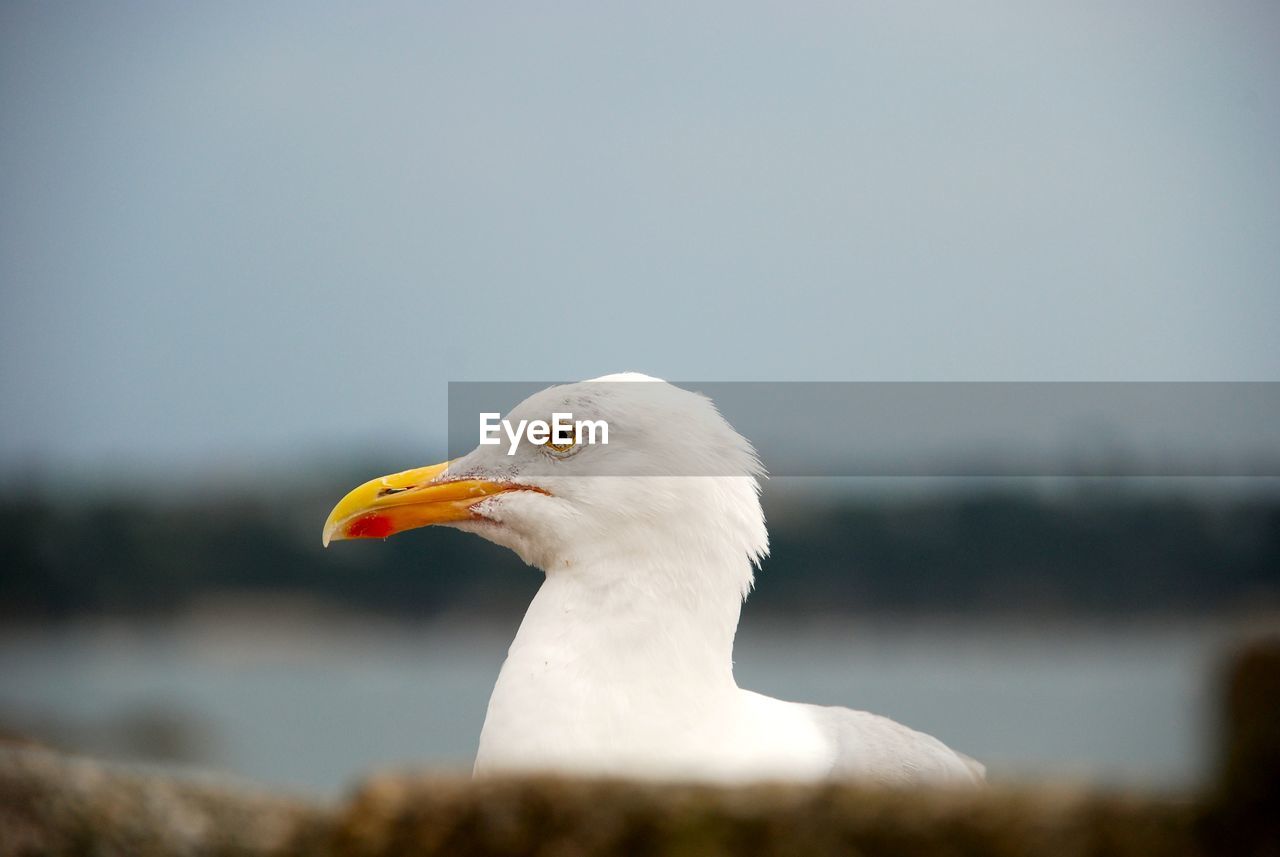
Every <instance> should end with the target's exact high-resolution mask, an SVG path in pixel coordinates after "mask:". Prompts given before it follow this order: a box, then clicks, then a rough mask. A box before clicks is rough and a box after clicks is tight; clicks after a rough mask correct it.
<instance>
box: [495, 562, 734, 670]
mask: <svg viewBox="0 0 1280 857" xmlns="http://www.w3.org/2000/svg"><path fill="white" fill-rule="evenodd" d="M741 562H743V563H745V562H746V559H745V557H744V558H743V559H742V560H741ZM746 573H747V574H748V575H749V573H750V571H749V568H748V570H747V572H746ZM742 574H743V571H742V569H731V568H728V567H726V568H707V567H706V566H705V565H704V564H703V563H697V567H696V569H690V568H684V567H675V566H674V565H664V564H663V563H662V562H660V561H652V560H651V561H648V562H647V563H644V564H638V563H635V562H628V563H625V564H622V563H613V562H609V561H597V562H595V563H593V564H591V565H589V566H583V567H573V568H567V569H559V570H557V571H555V572H553V573H550V574H548V575H547V578H546V580H545V581H544V583H543V585H542V587H541V588H540V589H539V590H538V593H537V595H536V596H535V597H534V600H533V602H532V603H531V604H530V606H529V610H528V612H527V614H526V615H525V620H524V622H523V623H522V624H521V627H520V632H519V633H518V634H517V636H516V640H515V642H514V643H513V644H512V652H513V653H515V652H516V650H517V649H519V648H521V647H527V646H531V647H536V648H543V647H551V648H554V649H555V650H556V652H557V654H558V655H560V656H566V655H567V656H570V657H572V659H573V661H574V668H575V669H581V668H582V667H583V665H584V664H586V663H588V662H590V661H593V660H595V659H599V660H601V667H602V670H604V671H605V674H609V675H614V676H617V677H618V678H619V679H624V680H626V681H628V682H631V683H633V684H634V683H638V682H644V681H645V680H646V679H649V680H652V681H653V682H655V683H659V684H669V683H672V682H680V681H681V680H682V679H688V680H690V682H691V683H692V684H693V685H700V686H704V687H707V688H709V689H715V688H723V687H725V686H733V638H734V634H735V632H736V631H737V626H738V615H739V612H740V610H741V606H742V595H741V590H740V588H739V585H738V584H737V583H735V582H734V580H735V579H740V578H741V576H742Z"/></svg>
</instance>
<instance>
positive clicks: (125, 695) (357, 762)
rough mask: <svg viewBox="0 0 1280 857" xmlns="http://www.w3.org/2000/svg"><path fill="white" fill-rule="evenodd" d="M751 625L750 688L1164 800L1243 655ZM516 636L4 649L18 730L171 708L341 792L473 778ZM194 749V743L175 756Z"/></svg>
mask: <svg viewBox="0 0 1280 857" xmlns="http://www.w3.org/2000/svg"><path fill="white" fill-rule="evenodd" d="M749 620H750V617H749V616H748V617H747V620H746V621H744V626H743V628H742V631H741V632H740V634H739V641H738V647H737V653H736V660H737V666H736V673H737V676H738V680H739V683H740V684H741V685H742V686H744V687H749V688H751V689H753V690H759V691H762V692H765V693H769V694H772V695H776V696H780V697H783V698H788V699H797V700H804V701H811V702H821V703H827V704H842V705H849V706H852V707H857V708H865V709H868V710H872V711H876V712H879V713H883V714H887V715H889V716H891V717H894V718H895V719H898V720H901V721H902V722H904V723H907V724H908V725H910V726H913V727H916V728H919V729H923V730H925V731H927V732H931V733H933V734H935V735H937V736H938V737H939V738H941V739H943V740H944V741H946V742H947V743H949V744H951V745H952V746H954V747H956V748H957V749H961V750H963V751H965V752H967V753H969V754H971V755H973V756H975V757H977V758H979V759H980V760H982V761H984V762H985V763H986V764H987V765H988V767H989V769H990V771H991V774H992V775H993V777H1024V776H1034V777H1053V778H1057V779H1061V778H1071V779H1091V780H1095V781H1101V782H1107V783H1142V784H1146V785H1153V786H1158V787H1177V786H1181V785H1186V784H1188V783H1191V782H1194V781H1195V780H1196V779H1197V778H1199V777H1200V776H1202V775H1203V774H1204V771H1205V768H1206V753H1205V743H1206V742H1205V737H1206V733H1207V728H1206V727H1207V726H1208V725H1209V723H1210V720H1209V717H1210V716H1211V713H1212V708H1211V703H1212V699H1213V692H1212V686H1211V684H1210V677H1211V670H1212V668H1213V666H1214V665H1215V664H1216V662H1217V658H1218V657H1219V656H1220V655H1221V653H1222V651H1223V649H1224V648H1225V646H1226V645H1227V641H1228V639H1229V634H1228V632H1227V630H1226V629H1225V628H1222V627H1219V626H1206V625H1195V626H1190V625H1160V626H1142V627H1120V628H1116V627H1094V626H1090V627H1080V626H1070V625H1066V626H1049V627H1038V628H1029V627H1018V628H1011V627H1006V626H997V627H990V626H986V625H983V624H979V623H965V624H945V623H923V624H922V623H918V622H914V623H910V624H906V625H895V624H892V623H886V622H883V621H880V622H876V623H873V624H868V623H865V622H858V621H853V620H850V621H849V622H848V623H847V624H844V623H842V624H840V625H824V626H820V627H806V628H800V627H795V626H772V627H771V626H768V625H764V626H761V625H759V624H758V623H752V622H750V621H749ZM514 631H515V624H514V623H512V625H511V626H510V627H501V628H500V627H493V626H466V625H461V624H440V625H434V626H428V627H422V628H406V627H403V626H386V625H382V624H377V623H369V622H357V621H355V620H352V619H349V618H341V617H333V616H323V615H318V616H311V617H309V618H308V617H303V618H299V617H296V616H291V615H289V614H287V613H282V614H281V615H280V616H278V617H272V616H270V614H268V615H267V616H265V617H264V616H262V615H259V616H257V617H256V618H251V619H245V618H243V617H241V618H237V619H228V618H226V617H205V618H204V619H196V620H188V621H183V622H179V623H173V622H167V623H153V624H146V625H141V626H139V625H124V624H105V625H76V626H70V627H65V628H60V629H57V630H47V629H46V630H25V631H13V630H11V631H8V632H5V633H3V634H0V726H8V727H9V728H10V729H17V730H18V731H25V732H27V733H28V734H33V735H34V736H35V737H38V738H44V739H45V740H49V741H51V742H54V743H58V744H62V745H63V746H66V745H67V744H68V743H70V744H74V745H76V746H73V747H71V749H84V750H87V751H91V752H94V753H98V754H103V755H110V756H116V757H130V756H135V757H136V756H137V755H138V754H139V753H141V752H145V751H146V746H145V742H143V743H142V744H139V742H136V741H135V742H134V743H132V744H131V743H128V742H126V741H124V740H123V739H122V737H121V736H122V735H128V734H132V733H131V732H130V730H128V729H122V728H120V726H119V724H121V723H126V724H127V723H128V722H130V721H129V718H130V717H131V716H135V715H136V716H139V717H143V718H144V719H145V718H150V720H149V721H147V722H151V723H154V722H156V720H157V712H158V713H160V714H161V715H163V716H161V717H160V718H159V721H160V722H161V723H165V722H171V723H172V722H177V723H186V724H187V725H188V726H189V727H190V728H189V729H187V730H186V731H185V732H184V731H182V730H177V731H176V733H174V734H176V735H177V738H175V737H174V734H167V733H166V734H167V738H166V740H167V741H168V744H165V745H163V746H164V747H167V748H168V750H169V751H170V752H169V753H168V755H170V756H171V757H172V756H174V755H178V756H185V757H186V758H187V759H189V760H190V761H194V762H197V763H199V764H201V765H203V766H205V767H210V768H213V769H216V770H222V771H226V772H230V773H234V774H237V775H241V776H245V777H250V778H253V779H257V780H260V781H263V782H265V783H268V784H271V785H277V786H284V787H291V788H295V789H302V790H307V791H312V792H317V793H320V794H328V795H333V794H337V793H339V792H340V791H341V790H342V789H344V788H346V787H348V786H350V785H351V784H352V783H353V782H354V781H355V780H356V779H357V778H358V777H360V776H361V775H362V774H363V773H365V772H367V771H369V770H370V769H372V768H377V767H386V766H392V767H407V766H424V765H429V766H435V767H446V768H452V769H457V770H467V769H468V768H469V766H470V762H471V757H472V755H473V753H474V752H475V747H476V742H477V740H478V737H479V732H480V726H481V723H482V722H483V719H484V713H485V706H486V703H487V700H488V695H489V692H490V690H491V688H492V686H493V681H494V679H495V677H496V676H497V672H498V668H499V666H500V665H501V663H502V659H503V656H504V654H505V649H506V646H507V644H508V642H509V640H510V637H511V635H512V634H513V633H514ZM5 719H7V720H8V721H10V722H7V723H6V722H3V721H4V720H5ZM15 719H16V725H15V722H14V721H15ZM109 724H116V726H115V727H114V728H108V725H109ZM136 731H137V730H134V732H136ZM171 731H172V730H171ZM42 733H44V734H42ZM184 735H185V736H187V738H188V739H189V743H190V744H191V746H190V747H188V748H187V751H186V752H174V750H175V748H174V746H173V745H174V744H175V742H176V741H177V739H178V738H181V737H182V736H184ZM140 748H141V749H140ZM177 749H179V750H180V749H181V748H177ZM161 755H164V754H163V753H162V754H161Z"/></svg>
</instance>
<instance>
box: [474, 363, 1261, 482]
mask: <svg viewBox="0 0 1280 857" xmlns="http://www.w3.org/2000/svg"><path fill="white" fill-rule="evenodd" d="M672 383H673V384H674V385H675V386H677V387H679V388H682V389H683V390H686V391H692V392H695V393H699V394H701V395H702V396H705V397H707V398H709V399H710V400H711V401H712V402H714V404H715V406H716V408H717V409H718V410H719V412H720V413H721V414H723V416H724V419H725V420H727V421H728V423H730V424H731V425H732V427H733V428H734V429H735V430H736V431H737V432H738V433H739V434H741V435H742V436H743V437H745V438H747V439H748V440H749V441H750V442H751V444H752V445H754V447H755V449H756V451H757V453H758V455H759V457H760V460H761V461H762V462H763V464H764V466H765V468H766V469H767V470H768V472H769V473H770V474H772V475H775V476H867V477H892V476H912V477H920V476H941V477H951V476H962V477H1008V476H1060V477H1061V476H1065V477H1085V476H1088V477H1098V476H1109V477H1112V476H1140V477H1152V476H1178V477H1204V476H1230V477H1250V476H1257V477H1274V476H1280V428H1278V427H1280V383H1275V382H1238V383H1236V382H1229V383H1217V382H1214V383H1203V382H1193V383H1182V382H1178V383H1146V382H1141V383H1130V382H1125V383H1018V382H1010V383H1006V382H979V383H947V382H939V383H933V382H928V383H828V382H689V381H682V382H672ZM552 386H557V389H556V390H555V391H549V392H540V391H544V390H545V388H548V387H552ZM535 394H538V395H537V398H536V399H535V400H534V402H531V403H530V405H529V406H526V408H525V409H524V410H525V412H524V413H521V414H519V416H522V417H525V418H530V417H534V416H536V418H540V419H543V420H546V421H550V420H551V419H552V413H553V411H554V412H569V413H573V418H574V419H575V420H576V419H592V420H595V419H601V418H604V419H606V420H607V421H608V422H609V432H610V436H609V443H608V445H607V448H608V450H609V451H608V453H606V451H605V450H606V446H598V445H590V444H587V443H584V444H583V446H582V448H574V449H570V450H568V451H567V452H566V451H565V450H563V449H557V447H563V446H564V445H563V444H558V445H555V446H550V447H542V448H539V449H536V450H529V451H527V453H528V454H530V455H532V454H533V453H539V454H544V455H545V456H546V460H545V461H543V460H542V459H538V461H539V462H540V463H539V465H538V466H539V468H540V469H543V470H546V471H547V472H563V473H566V474H568V473H574V474H578V475H638V474H648V475H655V474H664V475H681V476H719V475H739V473H740V470H739V467H740V462H739V460H738V459H736V458H734V457H732V456H728V455H722V454H720V453H719V452H718V451H717V449H718V448H723V447H725V446H726V444H728V442H727V441H726V436H725V435H723V434H719V433H717V430H716V429H714V427H712V426H711V425H710V424H709V423H707V420H708V419H713V418H709V417H708V416H707V414H706V413H705V412H704V408H705V406H704V405H702V404H700V402H699V400H698V399H696V398H695V397H689V396H685V395H684V394H676V395H668V394H667V392H665V388H664V387H663V386H662V385H660V384H653V383H646V382H615V381H596V382H578V383H573V384H567V385H565V386H558V385H553V384H551V383H540V382H454V383H450V385H449V456H450V458H457V457H460V456H463V455H466V454H468V453H469V452H471V451H472V450H473V449H475V448H476V447H477V446H478V445H479V442H480V415H481V414H483V413H489V414H501V415H503V416H504V417H505V416H508V415H509V414H511V412H512V409H513V408H514V407H515V406H517V405H518V404H519V403H521V402H523V401H525V400H526V399H527V398H528V397H530V396H533V395H535ZM499 436H500V437H501V439H502V440H501V444H500V445H490V446H487V447H484V448H483V451H484V452H485V453H486V454H491V455H503V456H505V455H506V452H507V450H508V448H509V447H508V446H507V443H508V441H507V436H506V435H504V434H501V433H500V434H499ZM728 445H731V444H728ZM624 453H625V454H624ZM521 454H525V452H522V453H521ZM507 457H508V458H509V459H511V460H512V461H514V460H515V458H516V456H507ZM498 460H501V459H498ZM530 461H531V462H532V459H530ZM570 462H572V465H570ZM544 465H545V466H544Z"/></svg>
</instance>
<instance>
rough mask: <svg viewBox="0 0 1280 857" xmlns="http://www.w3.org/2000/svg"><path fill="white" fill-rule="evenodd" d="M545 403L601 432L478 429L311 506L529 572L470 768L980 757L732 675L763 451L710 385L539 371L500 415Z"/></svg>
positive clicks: (887, 770)
mask: <svg viewBox="0 0 1280 857" xmlns="http://www.w3.org/2000/svg"><path fill="white" fill-rule="evenodd" d="M557 413H561V414H572V415H573V417H574V418H575V419H590V420H604V421H605V422H606V423H607V425H608V427H609V434H608V442H607V443H594V444H593V443H586V442H579V441H580V439H569V438H566V437H563V436H561V437H558V438H555V439H552V440H549V441H548V442H545V443H542V444H538V443H524V444H521V445H519V446H518V447H517V448H516V449H515V450H514V452H511V454H508V453H509V449H508V448H507V446H506V445H505V444H497V445H495V444H488V445H485V444H482V445H479V446H477V447H476V449H475V450H473V451H472V452H470V453H468V454H466V455H463V456H462V457H460V458H456V459H453V460H451V461H447V462H444V463H442V464H437V465H434V466H431V467H422V468H417V469H413V470H406V471H404V472H402V473H395V474H392V475H390V476H383V477H380V478H378V479H373V480H370V481H369V482H366V483H365V484H363V485H361V486H359V487H358V488H355V489H354V490H352V491H351V492H350V493H349V494H347V495H346V496H345V497H343V498H342V500H341V501H339V503H338V504H337V506H335V507H334V509H333V512H332V513H330V515H329V518H328V520H327V521H325V524H324V532H323V542H324V544H325V545H326V546H327V545H328V544H329V542H330V541H336V540H339V539H360V538H386V537H387V536H390V535H393V534H395V533H398V532H402V531H404V530H409V529H413V528H416V527H423V526H428V525H437V526H448V527H454V528H456V529H460V530H465V531H467V532H471V533H475V534H476V535H479V536H482V537H483V538H486V539H488V540H489V541H491V542H495V543H496V544H499V545H502V546H504V547H507V548H510V549H511V550H513V551H515V553H516V554H518V555H519V556H520V558H521V559H523V560H524V561H525V562H526V563H528V564H530V565H533V566H535V567H537V568H539V569H541V570H542V572H543V573H544V579H543V582H542V585H541V587H540V588H539V589H538V592H537V594H536V595H535V596H534V598H533V601H532V602H531V603H530V605H529V609H528V611H527V612H526V613H525V616H524V620H523V621H522V622H521V624H520V628H519V631H518V632H517V633H516V637H515V640H514V641H513V642H512V644H511V648H510V650H509V651H508V655H507V659H506V661H505V662H504V663H503V665H502V668H501V671H500V673H499V675H498V680H497V683H496V684H495V686H494V689H493V694H492V696H491V697H490V700H489V707H488V712H487V714H486V716H485V721H484V727H483V729H482V731H481V735H480V744H479V749H478V751H477V754H476V760H475V775H476V776H484V775H490V774H510V773H533V772H556V773H568V774H578V775H589V776H590V775H595V776H616V777H630V778H646V779H665V780H696V781H713V782H722V783H734V782H745V781H757V780H787V781H812V780H819V779H826V778H846V779H856V780H861V781H867V782H871V783H875V784H880V785H894V786H900V785H916V784H930V785H932V784H943V785H975V784H979V783H981V782H982V781H983V780H984V778H985V769H984V768H983V766H982V765H981V764H979V763H978V762H976V761H974V760H973V759H970V758H969V757H967V756H965V755H964V754H962V753H958V752H956V751H953V750H951V749H950V748H948V747H947V746H946V745H944V744H943V743H942V742H941V741H939V740H938V739H936V738H934V737H932V736H930V735H926V734H923V733H921V732H917V731H915V730H912V729H909V728H908V727H906V726H903V725H901V724H899V723H896V722H894V721H892V720H890V719H888V718H886V717H882V716H879V715H875V714H870V713H867V712H865V711H855V710H851V709H848V708H840V707H828V706H819V705H808V704H802V703H794V702H783V701H781V700H778V699H773V698H771V697H768V696H764V695H762V694H759V693H753V692H752V691H749V690H744V689H742V688H739V687H738V685H737V683H736V682H735V680H734V677H733V639H734V635H735V633H736V631H737V627H738V617H739V613H740V610H741V607H742V603H743V601H744V599H745V598H746V596H747V594H748V592H749V591H750V590H751V587H752V584H753V580H754V573H755V571H756V570H757V568H758V567H759V566H760V563H761V561H762V560H763V559H764V558H765V556H766V555H767V554H768V549H769V547H768V546H769V537H768V531H767V529H766V527H765V520H764V512H763V510H762V509H761V506H760V499H759V498H760V482H759V480H760V479H761V478H762V477H763V476H764V469H763V467H762V465H761V463H760V461H759V458H758V457H757V455H756V452H755V450H754V448H753V447H752V446H751V444H750V442H748V441H747V439H746V438H744V437H743V436H742V435H740V434H739V433H738V432H737V431H735V430H734V429H733V427H732V426H730V425H729V423H728V422H727V421H726V420H725V419H724V417H722V416H721V415H720V413H719V411H718V410H717V409H716V407H715V405H714V404H713V403H712V402H711V400H710V399H708V398H707V397H705V396H703V395H701V394H699V393H695V392H692V391H689V390H685V389H683V388H681V387H677V386H675V385H672V384H668V383H666V382H664V381H661V380H659V379H657V378H651V377H648V376H645V375H640V374H637V373H624V374H619V375H607V376H604V377H602V378H596V379H594V380H591V381H583V382H579V383H574V384H565V385H558V386H553V387H549V388H547V389H545V390H542V391H541V392H538V393H535V394H534V395H532V396H530V397H529V398H528V399H526V400H525V401H523V402H521V403H520V404H519V405H517V406H516V407H515V408H513V409H512V411H511V412H510V413H509V414H508V415H507V417H506V419H507V420H508V421H509V422H510V423H511V424H518V423H519V421H520V420H531V421H532V420H543V421H545V422H548V423H550V422H551V421H552V419H553V415H555V414H557ZM557 440H569V442H567V443H560V442H556V441H557Z"/></svg>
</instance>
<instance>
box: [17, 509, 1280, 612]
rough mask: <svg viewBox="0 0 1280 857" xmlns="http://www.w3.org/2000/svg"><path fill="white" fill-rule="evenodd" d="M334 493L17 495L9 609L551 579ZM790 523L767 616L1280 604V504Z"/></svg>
mask: <svg viewBox="0 0 1280 857" xmlns="http://www.w3.org/2000/svg"><path fill="white" fill-rule="evenodd" d="M324 499H331V498H324ZM324 499H322V498H318V497H317V498H313V499H309V500H306V501H305V502H301V503H300V502H299V501H298V498H296V497H294V498H291V499H289V500H287V501H285V500H275V501H273V500H271V499H266V498H262V497H252V496H246V497H244V498H242V499H229V498H226V497H223V498H221V499H218V500H216V501H213V500H211V501H209V502H207V503H205V504H200V505H195V504H192V503H190V502H184V503H165V502H158V501H157V502H145V501H142V500H137V499H118V500H98V501H95V502H93V503H91V504H88V505H74V506H73V505H63V504H58V503H54V502H47V501H28V500H17V499H13V498H10V499H7V500H0V613H2V614H3V618H6V619H10V620H12V619H30V620H42V619H53V618H65V617H72V616H76V615H82V614H103V613H109V614H125V615H157V614H166V613H171V612H174V611H180V610H183V609H186V608H188V607H190V606H192V605H193V604H195V603H197V602H198V601H199V600H200V599H202V598H204V597H206V596H210V595H219V594H224V593H228V592H234V593H237V594H246V595H253V594H257V593H263V594H267V593H270V594H282V593H287V594H294V593H297V594H306V595H308V596H312V597H315V598H320V599H324V600H328V601H331V602H333V603H334V604H335V605H342V606H346V607H351V608H356V609H360V610H365V611H375V612H382V613H385V614H388V615H396V616H404V617H423V616H430V615H434V614H438V613H440V612H442V611H446V610H449V611H452V610H458V611H463V612H467V613H469V614H475V613H484V612H493V613H497V614H502V615H509V614H510V613H511V612H513V611H518V610H519V609H520V607H521V606H522V605H523V604H525V603H526V602H527V601H528V599H529V598H530V597H531V596H532V594H533V592H534V590H535V589H536V588H537V586H538V583H539V582H540V579H541V575H540V573H539V572H537V571H535V570H533V569H530V568H527V567H526V566H524V565H523V564H522V563H521V562H520V561H519V560H518V559H517V558H516V557H515V556H514V555H512V554H511V553H510V552H508V551H505V550H503V549H500V548H497V547H494V546H493V545H490V544H488V543H487V542H484V541H483V540H481V539H479V538H476V537H474V536H468V535H465V534H462V533H458V532H456V531H453V530H444V529H441V528H432V529H429V530H422V531H415V532H411V533H406V534H404V535H401V536H397V537H395V538H393V539H389V540H388V541H386V542H383V543H377V542H366V543H361V542H354V543H342V544H338V545H335V546H333V547H332V548H330V549H329V550H324V549H322V548H321V547H320V538H319V530H320V526H319V522H320V521H322V520H323V519H324V515H325V513H326V512H327V503H326V502H324ZM775 511H777V512H778V514H777V515H772V516H771V527H770V530H771V535H772V545H773V550H772V556H771V557H770V558H769V559H768V560H767V561H766V563H765V565H764V569H763V570H762V572H761V573H760V574H759V575H758V581H757V584H758V585H757V591H756V592H755V594H753V595H752V598H751V600H752V611H753V615H759V614H760V613H765V612H774V613H779V614H791V615H798V614H806V615H809V614H819V613H833V612H842V611H898V612H931V613H938V612H958V611H983V610H990V611H1005V612H1045V613H1049V612H1059V613H1087V614H1109V613H1110V614H1117V613H1134V612H1181V613H1190V612H1204V611H1214V610H1228V609H1236V608H1242V607H1250V606H1257V605H1259V604H1260V603H1262V604H1265V603H1269V604H1270V605H1272V606H1274V605H1276V604H1280V501H1277V500H1276V499H1273V498H1272V499H1268V498H1260V499H1259V498H1255V499H1250V500H1235V501H1231V502H1214V501H1208V500H1193V499H1187V498H1171V497H1159V496H1114V495H1102V496H1092V495H1075V496H1071V497H1068V498H1057V499H1043V498H1039V499H1038V498H1036V497H1033V496H1029V495H1015V494H988V495H974V496H933V497H930V498H928V499H921V500H916V501H903V500H898V501H894V502H873V501H869V500H858V499H846V500H840V501H834V500H833V501H832V502H830V503H826V504H814V505H813V506H811V507H806V508H805V509H802V510H797V509H795V508H793V507H790V506H789V507H787V508H785V509H778V510H775Z"/></svg>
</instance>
